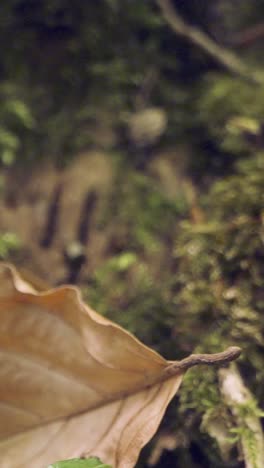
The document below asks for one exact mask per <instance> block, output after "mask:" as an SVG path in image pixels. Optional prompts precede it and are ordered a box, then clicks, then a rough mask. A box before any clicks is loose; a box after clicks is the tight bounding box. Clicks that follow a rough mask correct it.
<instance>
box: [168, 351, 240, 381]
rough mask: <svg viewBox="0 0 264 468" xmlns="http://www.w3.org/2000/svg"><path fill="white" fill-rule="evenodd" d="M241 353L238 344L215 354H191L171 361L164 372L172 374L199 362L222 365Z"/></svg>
mask: <svg viewBox="0 0 264 468" xmlns="http://www.w3.org/2000/svg"><path fill="white" fill-rule="evenodd" d="M240 354H241V348H239V347H238V346H230V348H227V349H226V350H225V351H222V352H221V353H215V354H191V355H190V356H188V357H187V358H185V359H182V360H181V361H172V362H171V364H170V365H169V366H168V367H167V368H166V369H165V371H164V372H165V374H166V375H167V376H168V377H169V376H174V375H175V374H177V373H178V372H179V371H181V372H182V371H186V370H187V369H189V368H190V367H193V366H197V365H200V364H206V365H207V366H211V365H223V364H227V363H228V362H231V361H234V360H235V359H237V358H238V357H239V356H240Z"/></svg>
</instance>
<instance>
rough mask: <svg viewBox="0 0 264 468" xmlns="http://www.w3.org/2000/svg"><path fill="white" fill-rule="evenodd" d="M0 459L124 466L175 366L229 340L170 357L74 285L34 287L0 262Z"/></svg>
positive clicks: (22, 463) (147, 432)
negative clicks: (90, 459) (99, 309)
mask: <svg viewBox="0 0 264 468" xmlns="http://www.w3.org/2000/svg"><path fill="white" fill-rule="evenodd" d="M0 314H1V318H0V324H1V325H0V420H1V428H0V453H1V455H0V456H1V460H0V467H1V468H44V467H46V466H47V465H49V464H50V463H52V462H54V461H56V460H60V459H67V458H74V457H80V456H90V455H93V456H98V457H99V458H101V459H102V460H103V461H104V462H105V463H108V464H111V465H112V466H113V467H114V468H121V467H122V468H132V467H133V466H134V465H135V463H136V460H137V458H138V455H139V452H140V450H141V448H142V447H143V446H144V445H145V444H146V443H147V442H148V441H149V439H150V438H151V437H152V436H153V434H154V433H155V431H156V429H157V427H158V425H159V423H160V421H161V419H162V417H163V414H164V412H165V410H166V407H167V405H168V403H169V401H170V400H171V399H172V397H173V396H174V395H175V393H176V392H177V390H178V388H179V386H180V384H181V381H182V377H183V374H184V372H185V371H186V370H187V368H189V367H191V366H192V365H195V364H199V363H201V362H202V363H203V362H204V363H207V364H211V363H213V362H223V361H227V360H231V359H234V358H235V357H237V356H238V354H239V350H238V349H237V348H230V349H229V350H228V351H226V352H224V353H219V354H217V355H212V356H210V355H209V356H208V355H193V356H190V357H189V358H186V359H184V360H183V361H179V362H175V363H172V362H171V361H166V360H165V359H163V358H162V357H161V356H160V355H159V354H157V353H156V352H154V351H152V350H151V349H149V348H148V347H146V346H144V345H143V344H142V343H140V342H139V341H138V340H137V339H136V338H135V337H133V336H132V335H130V334H129V333H128V332H126V331H125V330H123V329H122V328H121V327H119V326H118V325H116V324H114V323H112V322H110V321H109V320H107V319H105V318H103V317H102V316H100V315H98V314H97V313H96V312H94V311H93V310H92V309H90V308H89V307H88V306H87V305H85V304H84V303H83V302H82V300H81V297H80V294H79V291H78V289H76V288H74V287H70V286H65V287H60V288H57V289H53V290H50V291H48V292H45V293H43V292H42V293H38V292H37V291H35V290H34V288H33V287H32V286H30V285H29V284H28V283H26V282H25V281H23V279H22V278H21V277H20V276H19V275H18V273H17V272H16V270H15V269H14V268H12V267H11V266H9V265H5V264H2V265H1V267H0Z"/></svg>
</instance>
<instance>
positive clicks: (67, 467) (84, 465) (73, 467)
mask: <svg viewBox="0 0 264 468" xmlns="http://www.w3.org/2000/svg"><path fill="white" fill-rule="evenodd" d="M47 468H111V466H110V465H105V464H104V463H102V462H101V460H100V459H99V458H97V457H92V458H88V459H87V460H83V459H81V458H72V459H71V460H63V461H59V462H55V463H53V465H49V466H48V467H47Z"/></svg>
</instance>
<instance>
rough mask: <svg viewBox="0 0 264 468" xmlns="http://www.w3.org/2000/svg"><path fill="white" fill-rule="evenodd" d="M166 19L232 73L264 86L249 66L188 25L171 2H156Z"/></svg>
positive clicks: (180, 33) (176, 30)
mask: <svg viewBox="0 0 264 468" xmlns="http://www.w3.org/2000/svg"><path fill="white" fill-rule="evenodd" d="M156 1H157V4H158V5H159V7H160V9H161V11H162V13H163V16H164V18H165V19H166V21H167V22H168V24H169V25H170V27H171V28H172V30H173V31H174V32H175V33H176V34H178V35H180V36H182V37H184V38H185V39H187V40H188V41H189V42H191V43H192V44H194V45H196V46H198V47H200V48H201V49H202V50H203V51H205V52H206V53H207V54H208V55H210V56H211V57H212V58H213V59H214V60H216V61H217V62H218V63H219V64H220V65H222V66H223V67H224V68H225V69H226V70H228V71H229V72H230V73H233V74H235V75H238V76H239V77H241V78H243V79H244V80H246V81H249V82H251V83H254V84H258V85H260V84H263V80H261V79H260V78H259V77H257V76H256V74H255V73H254V72H252V71H251V70H250V69H249V68H248V67H247V65H246V64H245V63H244V62H242V61H241V60H240V59H239V58H238V57H237V56H236V55H235V54H234V53H233V52H231V51H229V50H227V49H225V48H224V47H221V46H219V45H218V44H216V43H215V42H214V41H213V40H212V39H211V38H210V37H209V36H207V34H205V33H204V32H203V31H200V30H199V29H198V28H196V27H194V26H190V25H189V24H187V23H186V22H185V21H184V20H183V19H182V18H181V16H180V15H179V14H178V12H177V10H176V9H175V7H174V6H173V5H172V3H171V0H156Z"/></svg>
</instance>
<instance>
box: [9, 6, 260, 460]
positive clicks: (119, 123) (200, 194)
mask: <svg viewBox="0 0 264 468" xmlns="http://www.w3.org/2000/svg"><path fill="white" fill-rule="evenodd" d="M172 3H173V4H174V6H175V8H177V11H178V13H179V14H180V15H181V16H182V18H183V19H184V20H185V21H186V22H187V23H188V24H190V25H192V26H195V27H197V28H199V29H200V30H202V31H204V32H205V33H206V34H208V35H209V37H211V38H212V39H213V40H215V41H216V42H217V43H218V44H219V45H220V46H222V47H226V48H229V49H231V50H233V51H234V52H235V53H236V54H237V55H239V56H240V58H242V59H243V60H244V61H245V63H246V64H247V65H248V66H249V67H251V68H252V69H258V70H260V72H259V73H260V75H261V74H263V76H264V72H263V71H264V59H263V40H264V25H263V24H261V23H260V18H262V16H263V14H264V4H262V3H261V2H259V1H257V0H251V1H249V0H239V1H238V0H233V1H230V0H229V1H225V0H215V1H214V2H211V1H210V0H199V1H196V0H189V1H188V2H184V1H181V0H174V2H172ZM0 42H1V45H2V47H1V50H2V54H1V64H0V104H1V105H0V164H1V179H0V192H1V197H2V199H3V200H4V199H5V196H6V194H8V193H9V192H10V190H11V188H12V187H11V188H10V186H9V185H8V184H9V182H8V180H9V179H8V178H6V175H10V174H16V171H17V170H18V169H19V168H20V167H24V168H25V167H26V168H28V170H29V172H30V171H32V178H33V179H34V170H35V169H36V168H38V167H42V166H40V165H42V164H43V162H44V164H45V163H46V162H49V163H50V162H51V163H52V164H53V165H54V167H55V168H56V170H57V171H63V170H64V168H65V167H66V168H67V167H69V166H70V165H71V164H72V163H73V162H74V160H75V158H76V155H78V154H79V152H80V151H85V152H87V158H89V152H90V151H93V150H97V151H103V152H104V153H105V154H106V155H107V158H108V159H109V161H110V165H111V168H112V170H113V173H114V177H113V181H112V185H111V188H110V191H109V193H108V196H107V198H106V200H105V202H104V204H103V207H101V208H100V210H99V209H98V210H99V211H100V212H99V214H98V215H97V217H96V222H94V223H96V228H98V229H100V230H101V231H102V232H105V236H106V237H107V244H108V247H107V249H106V251H105V254H104V256H103V258H101V259H100V261H99V262H98V264H97V266H96V268H95V269H94V270H93V271H92V272H89V274H88V273H87V274H85V273H84V274H83V276H81V277H80V279H79V284H80V286H81V287H82V289H83V293H84V295H85V298H86V299H87V301H89V303H90V304H91V305H92V306H94V307H95V308H96V309H97V310H98V311H99V312H101V313H103V314H105V315H107V316H108V317H110V318H112V319H113V320H115V321H117V322H118V323H120V324H121V325H123V326H125V327H126V328H127V329H128V330H130V331H131V332H132V333H135V334H136V336H137V337H139V338H140V339H141V340H143V341H144V342H145V343H146V344H148V345H150V346H152V347H154V348H155V349H157V350H158V351H159V352H161V353H162V354H163V355H164V356H165V357H168V358H169V359H178V358H182V357H184V356H185V355H186V354H188V353H190V352H193V351H203V352H208V351H220V350H222V349H223V348H224V347H225V346H227V345H230V344H233V345H239V346H241V347H242V348H243V357H242V359H241V361H240V363H239V366H240V371H241V374H242V376H243V377H244V380H245V382H246V385H247V386H248V387H249V388H250V389H251V391H252V392H253V394H254V395H255V397H256V401H257V403H258V404H259V407H260V408H262V409H264V398H263V383H264V370H263V356H264V354H263V353H264V319H263V310H264V292H263V291H264V288H263V277H264V266H263V265H264V261H263V260H264V191H263V188H264V86H262V85H261V84H259V85H253V84H252V83H251V82H248V81H247V80H245V79H242V78H241V77H239V76H234V75H231V74H230V73H229V72H228V71H227V70H224V69H223V68H222V67H221V66H220V65H219V63H218V62H217V60H213V58H212V57H208V56H207V55H206V53H205V52H204V51H202V50H201V49H200V48H198V47H195V45H194V44H189V43H188V42H187V41H186V40H185V39H183V38H181V37H179V36H177V35H176V34H175V33H174V32H173V31H172V30H171V28H170V27H169V25H168V24H167V23H166V20H165V19H164V18H163V16H162V15H161V12H160V10H159V8H158V7H157V5H156V4H155V2H154V1H152V0H146V1H144V2H142V1H141V0H98V1H96V2H91V1H90V2H84V1H82V0H76V1H75V2H74V5H73V3H72V2H71V1H69V0H38V1H35V0H2V2H1V5H0ZM146 110H148V111H149V113H148V114H144V117H143V119H142V118H141V119H140V118H139V120H138V119H137V116H139V117H140V115H142V114H141V113H142V112H145V111H146ZM137 122H138V123H137ZM88 176H89V174H87V177H88ZM42 177H43V178H45V171H43V175H42ZM24 190H26V187H24ZM22 192H23V190H22V189H21V196H22ZM19 196H20V195H19ZM54 212H55V211H54ZM69 216H71V214H70V213H69ZM1 229H2V234H1V236H0V257H1V259H5V260H11V261H15V262H17V263H18V264H21V266H23V267H24V266H25V264H26V263H27V258H28V257H27V255H24V254H23V243H21V242H20V239H19V233H18V232H9V231H8V230H5V229H4V227H3V226H2V227H1ZM109 232H110V234H109ZM82 242H84V241H82ZM29 243H30V241H29ZM28 248H29V245H27V249H28ZM80 251H81V252H82V250H80ZM21 252H22V253H21ZM80 258H81V261H82V262H83V261H84V262H86V263H87V262H88V260H89V259H88V260H87V258H85V259H83V257H82V255H81V256H80ZM27 266H28V267H29V268H30V267H31V265H30V263H29V265H28V263H27ZM32 269H33V270H34V262H33V263H32ZM51 270H52V268H51ZM84 271H85V270H84ZM35 273H36V274H38V273H39V274H40V275H41V272H40V271H38V270H37V269H36V268H35ZM54 275H55V276H56V270H55V269H54ZM58 276H59V275H58ZM43 279H44V280H45V279H46V278H43ZM57 280H58V278H55V279H54V284H55V282H56V281H57ZM57 282H59V281H57ZM220 413H221V415H222V416H221V418H222V419H224V420H227V421H228V424H229V426H230V427H232V425H233V424H234V421H232V416H231V415H230V413H229V412H228V411H227V409H226V408H225V406H224V404H223V402H222V401H221V397H220V394H219V388H218V381H217V375H216V372H215V371H212V370H210V369H209V370H207V369H206V370H204V371H203V372H200V370H199V371H196V370H193V371H191V372H189V373H188V375H187V377H186V379H185V382H184V384H183V386H182V389H181V393H180V398H179V400H178V401H177V400H176V401H174V402H173V403H172V404H171V406H170V409H169V410H168V412H167V415H166V417H165V419H164V421H163V423H162V428H161V432H160V433H159V434H158V435H157V436H156V438H154V441H153V442H152V445H151V444H150V445H149V447H147V448H146V449H145V450H144V451H143V453H142V456H141V459H140V461H139V464H138V467H147V466H155V467H157V468H160V467H163V468H165V467H167V466H170V467H171V466H175V467H176V466H177V467H179V468H183V467H185V466H188V467H189V468H205V467H219V468H220V467H228V468H231V467H232V468H240V467H243V466H244V464H243V459H242V458H241V453H239V445H236V444H235V443H234V444H233V446H232V447H233V448H232V450H231V452H230V454H229V456H228V457H224V456H223V453H222V452H221V449H220V448H219V444H218V441H217V438H215V437H213V436H212V435H209V434H210V431H209V430H208V424H206V418H208V417H209V416H211V415H212V414H215V415H216V414H217V415H218V414H220ZM223 415H224V416H223ZM217 417H218V416H217ZM221 418H220V419H221ZM220 419H219V421H220ZM222 419H221V420H222ZM164 433H165V434H169V435H170V437H171V438H172V439H173V440H174V445H173V444H172V445H168V444H167V445H166V443H164V445H162V443H163V442H162V440H163V439H162V437H163V434H164ZM166 440H167V439H166ZM159 441H161V447H162V448H161V449H160V452H159V455H158V456H156V458H155V457H154V459H155V461H154V462H153V461H151V460H153V457H152V455H153V453H154V452H153V451H154V450H155V447H157V446H159ZM237 447H238V448H237ZM155 453H156V452H155Z"/></svg>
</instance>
